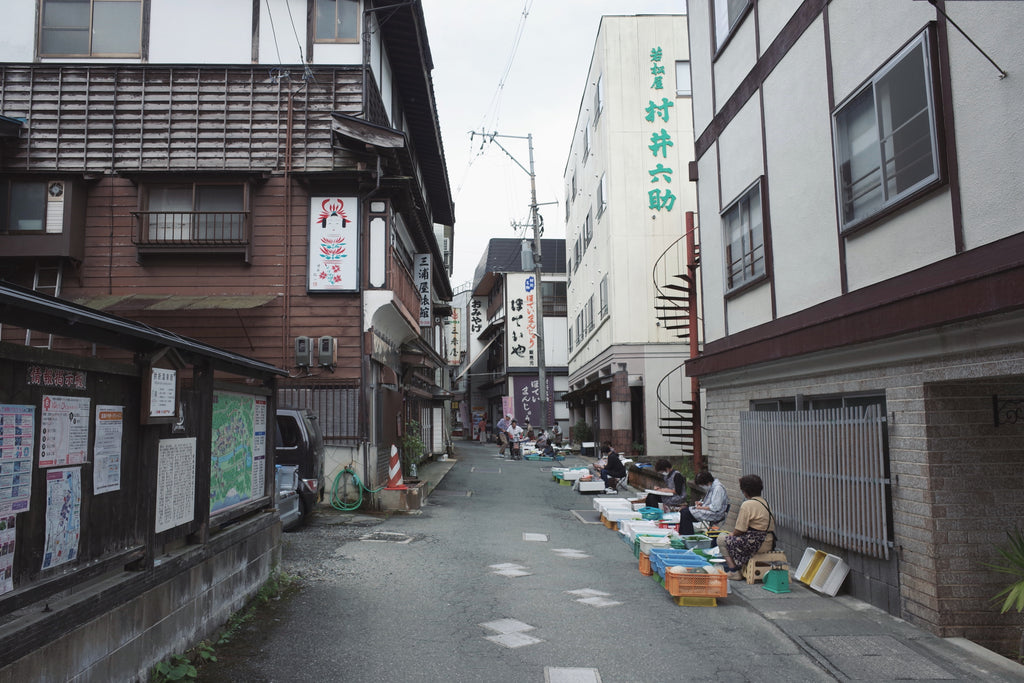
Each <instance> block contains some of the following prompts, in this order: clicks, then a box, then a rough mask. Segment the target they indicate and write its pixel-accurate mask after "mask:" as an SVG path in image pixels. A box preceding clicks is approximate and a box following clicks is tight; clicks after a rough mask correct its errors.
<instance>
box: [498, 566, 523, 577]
mask: <svg viewBox="0 0 1024 683" xmlns="http://www.w3.org/2000/svg"><path fill="white" fill-rule="evenodd" d="M491 573H492V574H498V575H499V576H530V573H531V572H527V571H523V570H522V569H511V568H509V569H499V570H498V571H496V572H491Z"/></svg>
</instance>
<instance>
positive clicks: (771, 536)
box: [718, 474, 775, 580]
mask: <svg viewBox="0 0 1024 683" xmlns="http://www.w3.org/2000/svg"><path fill="white" fill-rule="evenodd" d="M763 490H764V484H763V483H762V482H761V477H759V476H757V475H756V474H746V475H744V476H742V477H740V491H742V492H743V495H744V496H745V497H746V499H747V500H745V501H743V504H742V505H740V512H739V516H738V517H736V527H735V528H734V529H733V531H732V533H730V534H722V535H721V536H719V537H718V547H719V548H720V549H721V551H722V557H724V558H725V561H726V564H727V565H728V567H727V568H726V573H727V574H728V575H729V578H730V579H736V580H738V579H741V578H742V575H741V573H740V569H741V568H742V567H743V565H744V564H746V563H747V561H748V560H750V558H752V557H753V556H754V555H757V554H758V553H766V552H769V551H770V550H771V549H772V548H773V547H774V545H775V516H774V515H772V511H771V509H770V508H769V507H768V503H767V502H766V501H765V499H764V498H762V497H761V491H763Z"/></svg>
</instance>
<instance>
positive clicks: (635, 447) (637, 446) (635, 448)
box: [630, 441, 644, 455]
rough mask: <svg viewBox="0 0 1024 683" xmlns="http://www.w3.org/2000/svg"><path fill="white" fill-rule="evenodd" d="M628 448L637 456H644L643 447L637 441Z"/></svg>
mask: <svg viewBox="0 0 1024 683" xmlns="http://www.w3.org/2000/svg"><path fill="white" fill-rule="evenodd" d="M630 448H632V450H633V452H634V453H636V454H637V455H643V454H644V445H643V444H642V443H640V442H639V441H634V442H633V445H632V446H631V447H630Z"/></svg>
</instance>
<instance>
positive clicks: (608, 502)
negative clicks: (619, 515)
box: [594, 496, 633, 512]
mask: <svg viewBox="0 0 1024 683" xmlns="http://www.w3.org/2000/svg"><path fill="white" fill-rule="evenodd" d="M594 509H595V510H600V511H601V512H604V511H605V510H611V509H626V510H632V509H633V508H632V504H631V503H630V502H629V500H628V499H626V498H619V497H618V496H616V497H611V498H606V497H604V496H600V497H598V498H595V499H594Z"/></svg>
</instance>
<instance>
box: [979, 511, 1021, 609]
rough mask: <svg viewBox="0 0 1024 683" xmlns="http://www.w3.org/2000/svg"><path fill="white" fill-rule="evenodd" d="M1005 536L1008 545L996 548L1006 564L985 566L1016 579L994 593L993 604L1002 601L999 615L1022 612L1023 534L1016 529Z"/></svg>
mask: <svg viewBox="0 0 1024 683" xmlns="http://www.w3.org/2000/svg"><path fill="white" fill-rule="evenodd" d="M1006 536H1007V538H1008V539H1009V543H1008V544H1007V545H1006V546H1005V547H997V548H996V550H997V551H998V552H999V554H1000V555H1002V556H1003V559H1004V560H1006V564H986V565H985V566H986V567H989V568H990V569H994V570H996V571H997V572H1001V573H1003V574H1010V575H1011V576H1014V577H1016V578H1015V580H1014V581H1013V582H1012V583H1010V585H1008V586H1007V587H1006V588H1004V589H1003V590H1001V591H999V592H998V593H996V594H995V596H993V598H992V600H993V601H995V602H997V601H999V600H1003V606H1002V608H1001V609H1000V610H999V611H1000V613H1005V612H1009V611H1010V610H1011V609H1016V610H1017V611H1018V612H1021V611H1024V533H1022V532H1021V530H1020V528H1017V529H1015V530H1014V531H1007V532H1006Z"/></svg>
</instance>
